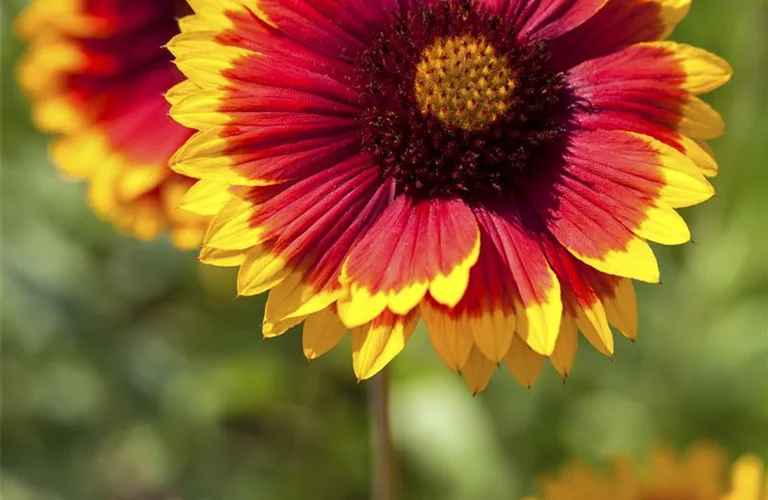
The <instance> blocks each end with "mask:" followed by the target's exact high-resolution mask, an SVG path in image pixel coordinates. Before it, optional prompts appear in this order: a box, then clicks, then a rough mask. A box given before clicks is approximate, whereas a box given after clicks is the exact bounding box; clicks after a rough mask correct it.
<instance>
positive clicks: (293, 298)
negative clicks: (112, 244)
mask: <svg viewBox="0 0 768 500" xmlns="http://www.w3.org/2000/svg"><path fill="white" fill-rule="evenodd" d="M190 4H191V6H192V8H193V9H194V11H195V14H194V15H193V16H192V17H191V18H190V19H189V20H188V22H185V23H183V25H182V33H181V34H180V35H178V36H177V37H175V38H174V39H173V40H172V42H171V43H170V44H169V48H170V50H171V51H172V52H173V53H174V55H175V56H176V62H177V65H178V66H179V68H180V69H181V71H182V72H183V73H184V74H185V75H186V76H187V78H188V80H186V81H185V82H183V83H182V84H180V85H179V86H178V87H177V88H176V89H175V90H174V91H173V93H172V94H173V96H174V97H175V99H174V101H173V103H172V104H173V107H172V109H171V115H172V116H173V117H174V118H175V119H176V120H177V121H178V122H180V123H181V124H183V125H185V126H188V127H191V128H194V129H197V130H199V132H198V133H196V134H195V135H194V136H193V137H192V138H190V140H189V141H188V142H187V143H186V144H185V145H184V146H183V147H181V149H180V150H179V151H178V152H177V154H176V155H175V156H174V158H173V160H172V164H173V165H172V166H173V168H174V169H175V170H176V171H177V172H180V173H182V174H184V175H187V176H189V177H193V178H197V179H200V181H199V182H198V183H197V184H195V186H194V187H193V188H192V189H191V191H190V193H189V194H188V196H187V198H186V201H185V205H184V207H185V208H186V209H188V210H191V211H193V212H196V213H199V214H201V215H206V216H213V217H214V219H213V222H212V224H211V226H210V228H209V230H208V232H207V234H206V236H205V240H204V245H203V250H202V253H201V259H202V261H203V262H206V263H209V264H213V265H220V266H239V267H240V271H239V278H238V291H239V293H240V295H255V294H260V293H262V292H265V291H267V290H271V292H270V294H269V299H268V301H267V305H266V313H265V318H264V325H263V331H264V334H265V335H266V336H267V337H271V336H276V335H280V334H282V333H283V332H285V331H286V330H288V329H289V328H291V327H292V326H295V325H297V324H299V323H301V322H304V330H303V342H304V349H305V354H306V355H307V357H309V358H310V359H311V358H314V357H317V356H319V355H321V354H323V353H325V352H326V351H328V350H329V349H331V348H332V347H333V346H334V345H336V344H337V343H338V342H339V341H340V340H341V339H342V338H343V337H344V336H345V334H346V332H347V331H348V330H350V331H351V339H352V345H353V365H354V370H355V373H356V375H357V377H358V378H360V379H365V378H368V377H370V376H372V375H374V374H375V373H376V372H378V371H379V370H380V369H381V368H383V367H384V366H385V365H386V364H387V363H388V362H389V361H390V360H392V358H393V357H394V356H396V355H397V354H398V353H399V352H400V351H401V350H402V349H403V347H404V346H405V344H406V343H407V342H408V339H409V338H410V336H411V334H412V332H413V331H414V328H415V326H416V324H417V322H418V320H419V319H420V318H422V317H423V318H424V320H425V323H426V327H427V329H428V331H429V335H430V338H431V340H432V343H433V345H434V347H435V349H436V350H437V352H438V353H439V354H440V356H441V357H442V358H443V359H444V360H445V362H446V363H447V364H448V365H449V366H450V367H451V368H452V369H454V370H457V371H460V372H461V373H462V374H463V375H464V377H465V379H466V380H467V382H468V384H469V386H470V387H471V389H472V390H473V391H479V390H482V389H483V388H484V387H485V386H486V384H487V383H488V380H489V378H490V376H491V374H492V372H493V371H494V370H495V368H496V367H497V365H499V363H501V362H502V361H506V364H507V366H508V367H509V368H510V369H511V370H512V372H513V373H514V374H515V375H516V376H517V377H518V379H519V380H521V381H522V382H523V383H524V384H526V385H530V384H531V383H532V382H533V380H534V379H535V378H536V375H537V374H538V372H539V370H540V369H541V367H542V364H543V362H544V360H545V359H546V358H547V357H549V359H550V360H551V362H552V363H553V364H554V366H555V368H556V369H557V370H558V371H559V372H560V373H561V374H563V375H564V376H565V375H567V373H568V372H569V370H570V369H571V366H572V364H573V360H574V356H575V349H576V342H577V330H581V332H582V333H583V334H584V335H585V336H586V338H587V339H588V340H589V341H590V342H591V343H592V344H593V345H595V346H596V347H597V348H598V349H599V350H600V351H601V352H603V353H605V354H607V355H610V354H611V353H612V352H613V336H612V333H611V328H610V325H613V326H615V327H616V328H617V329H618V330H619V331H620V332H622V333H623V334H624V335H625V336H627V337H630V338H634V337H635V335H636V333H637V311H636V303H635V297H634V291H633V285H632V282H631V280H632V279H636V280H640V281H646V282H651V283H655V282H658V281H659V269H658V266H657V263H656V259H655V257H654V254H653V252H652V251H651V248H650V246H649V244H648V242H649V241H654V242H658V243H662V244H669V245H674V244H682V243H685V242H687V241H689V240H690V234H689V230H688V228H687V226H686V224H685V222H684V221H683V219H682V218H681V217H680V216H679V215H678V214H677V212H676V209H677V208H681V207H687V206H690V205H695V204H697V203H700V202H703V201H704V200H706V199H708V198H710V197H711V196H712V195H713V193H714V190H713V188H712V186H711V185H710V184H709V182H708V181H707V180H706V178H705V176H706V175H713V174H714V173H715V172H716V170H717V166H716V163H715V160H714V158H713V155H712V153H711V150H710V149H709V147H708V146H707V144H706V142H705V141H706V140H709V139H713V138H715V137H717V136H719V135H720V134H721V133H722V132H723V122H722V120H721V119H720V116H719V115H718V114H717V113H716V112H715V111H714V110H713V109H712V108H711V107H710V106H709V105H708V104H706V103H705V102H704V101H702V100H701V99H700V98H699V97H698V96H699V95H700V94H703V93H706V92H709V91H711V90H713V89H715V88H717V87H719V86H721V85H722V84H724V83H725V82H726V81H727V80H728V79H729V77H730V75H731V69H730V68H729V66H728V64H727V63H726V62H724V61H723V60H721V59H720V58H718V57H716V56H714V55H712V54H710V53H708V52H706V51H704V50H700V49H697V48H694V47H691V46H688V45H683V44H678V43H674V42H671V41H666V40H665V38H666V37H667V35H668V34H669V33H670V32H671V31H672V29H673V28H674V26H675V24H677V22H678V21H680V20H681V19H682V18H683V17H684V16H685V14H686V12H687V11H688V7H689V2H688V1H687V0H609V1H606V0H345V1H336V0H334V1H325V0H290V1H285V0H280V1H278V0H226V1H213V0H192V1H190Z"/></svg>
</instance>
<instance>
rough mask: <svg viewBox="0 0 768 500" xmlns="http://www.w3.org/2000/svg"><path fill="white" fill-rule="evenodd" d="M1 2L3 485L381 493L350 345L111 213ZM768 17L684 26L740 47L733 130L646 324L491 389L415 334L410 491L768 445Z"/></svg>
mask: <svg viewBox="0 0 768 500" xmlns="http://www.w3.org/2000/svg"><path fill="white" fill-rule="evenodd" d="M2 7H3V11H4V12H3V14H4V17H3V28H4V32H3V38H2V45H3V47H2V58H3V59H2V68H3V72H2V86H3V87H2V89H3V94H2V140H3V149H2V157H1V159H2V176H3V179H2V181H3V182H2V217H3V221H2V224H3V228H2V230H3V233H2V266H3V271H2V287H3V288H2V331H3V338H2V394H3V405H2V413H3V415H2V417H3V418H2V438H3V442H2V469H3V471H2V475H3V484H2V488H3V490H2V494H3V498H4V499H7V500H37V499H39V500H90V499H93V500H150V499H156V500H175V499H185V500H219V499H226V500H231V499H236V500H239V499H304V498H321V499H334V500H336V499H360V498H365V497H366V495H367V484H368V482H369V476H368V474H369V471H368V460H369V444H368V429H367V420H366V419H367V415H366V411H367V410H366V404H365V402H366V399H365V384H361V385H358V384H357V383H356V382H355V379H354V376H353V373H352V369H351V362H350V353H349V346H348V345H345V346H344V347H342V348H341V349H337V350H334V351H333V352H332V353H330V354H328V355H326V356H325V357H323V358H321V359H319V360H317V361H314V362H313V363H312V364H311V365H310V364H309V363H308V362H307V361H305V360H304V358H303V357H302V354H301V346H300V335H299V334H298V332H290V333H288V334H286V335H284V336H283V337H281V338H279V339H276V340H271V341H262V340H261V335H260V332H259V325H260V318H261V315H262V308H263V300H262V299H237V300H235V299H234V296H235V292H234V283H233V279H234V275H233V273H232V272H230V271H227V270H219V269H212V268H201V267H199V266H198V265H197V264H196V262H195V259H194V255H183V256H182V255H179V254H178V253H177V252H176V251H175V250H173V249H172V248H171V246H170V245H169V244H168V243H167V242H166V241H158V242H155V243H151V244H144V243H139V242H136V241H132V240H131V239H129V238H126V237H122V236H119V235H117V234H115V233H114V232H113V230H112V229H111V228H110V227H109V226H107V225H106V224H104V223H102V222H100V221H98V220H97V219H96V218H95V217H94V216H93V215H92V214H91V212H90V211H89V210H88V208H87V207H86V205H85V203H84V189H83V186H82V185H79V184H72V183H67V182H65V181H64V180H62V179H61V178H60V177H59V176H58V175H57V174H56V173H55V171H54V168H53V167H52V166H51V165H50V163H49V161H48V160H47V158H46V149H45V144H46V141H47V139H46V138H45V137H44V136H42V135H41V134H39V133H37V132H36V131H34V129H33V128H32V126H31V125H30V122H29V120H28V108H27V105H26V104H25V102H24V100H23V99H22V97H21V95H20V92H19V90H18V89H17V87H16V85H15V83H14V82H13V75H12V68H13V66H14V64H15V62H16V59H17V57H18V54H19V52H20V50H21V47H20V45H19V43H18V42H17V41H15V40H14V39H13V38H12V33H11V30H10V29H9V27H10V20H11V19H12V17H13V16H14V14H15V12H17V11H18V9H19V8H20V7H21V2H20V1H18V0H15V1H11V0H3V5H2ZM766 33H768V13H767V12H766V8H765V3H764V2H759V1H750V0H734V1H731V2H724V1H720V0H697V1H695V2H694V8H693V10H692V12H691V14H690V16H689V18H688V19H687V20H686V21H685V22H684V23H683V25H682V27H681V28H680V29H679V31H678V32H677V35H676V39H678V40H681V41H685V42H689V43H693V44H695V45H699V46H702V47H705V48H707V49H710V50H713V51H714V52H717V53H719V54H721V55H723V56H725V57H726V58H727V59H728V60H729V61H730V62H731V63H732V64H733V66H734V67H735V70H736V76H735V78H734V80H733V81H732V83H731V84H729V85H728V86H727V87H726V88H725V89H723V90H721V91H719V92H717V93H716V94H714V95H713V96H712V97H711V102H713V103H714V104H715V105H716V107H717V108H718V109H719V110H721V111H722V112H723V114H724V117H725V119H726V122H727V123H728V125H729V131H728V134H727V136H726V137H725V138H723V139H721V140H719V141H716V143H715V144H714V146H715V149H716V150H717V152H718V156H719V159H720V164H721V175H720V176H719V177H718V178H716V179H715V185H716V187H717V189H718V197H717V198H716V199H714V200H712V201H711V202H709V203H708V204H706V205H704V206H701V207H697V208H693V209H689V210H687V211H686V213H685V216H686V218H687V219H688V220H689V221H690V222H691V228H692V231H693V234H694V238H695V240H696V244H691V245H687V246H684V247H678V248H664V249H662V248H658V249H657V250H658V254H659V257H660V262H661V267H662V273H663V279H664V282H665V284H664V285H663V286H642V285H641V286H639V300H640V304H641V313H642V317H641V332H640V338H639V341H638V342H637V343H636V344H635V345H632V344H631V343H629V342H628V341H624V340H622V339H619V340H618V342H617V352H616V355H615V357H614V359H613V361H612V362H611V361H609V360H607V359H605V358H603V357H601V356H600V355H599V354H597V353H596V352H594V350H592V349H591V348H589V347H588V346H587V345H586V344H583V345H581V346H580V348H579V349H580V352H579V355H578V358H577V361H576V366H575V369H574V372H573V375H572V377H571V378H570V379H569V380H568V383H567V384H566V385H563V383H562V381H561V380H560V379H559V378H558V377H557V376H556V374H555V373H554V370H551V369H549V368H548V369H546V370H545V373H544V374H543V375H542V377H541V378H540V380H539V381H538V383H537V384H536V385H535V387H534V388H533V389H532V390H526V389H523V388H521V387H519V386H518V385H517V383H516V382H515V381H514V380H513V378H512V376H511V374H497V375H496V376H495V377H494V379H493V380H492V382H491V385H490V387H489V388H488V390H487V391H486V392H485V393H483V394H481V395H479V396H477V397H474V398H473V397H472V396H471V395H470V393H469V391H467V390H466V389H465V388H464V387H463V383H462V382H461V380H460V379H459V377H457V376H456V375H455V374H453V373H451V372H450V371H449V370H448V369H447V368H445V367H444V366H443V365H442V363H441V362H440V361H439V360H438V359H437V356H436V354H435V353H434V352H433V350H432V349H431V347H430V345H429V341H428V339H427V337H426V335H425V334H424V332H423V331H420V332H419V334H418V335H416V336H414V339H413V341H412V342H411V344H410V345H409V346H408V348H407V349H406V351H405V353H404V354H403V355H402V356H400V357H398V359H397V360H396V362H395V371H396V376H395V381H394V394H393V417H394V423H395V429H394V431H395V437H396V444H397V448H398V450H399V453H400V456H401V469H402V482H403V489H404V498H406V499H422V498H444V499H448V500H454V499H455V500H462V499H474V498H483V499H489V500H493V499H502V498H518V497H520V496H522V495H523V494H524V493H527V492H530V491H531V490H532V488H533V485H534V481H533V479H532V478H534V477H536V476H538V475H540V474H541V473H543V472H545V471H551V470H553V469H554V468H555V467H557V466H559V465H560V464H561V463H562V462H564V461H566V460H568V459H570V458H573V457H576V456H578V457H582V458H583V459H585V460H591V461H594V462H600V461H602V460H604V459H606V458H607V457H609V456H611V455H613V454H615V453H630V454H632V455H636V456H639V457H642V456H643V455H644V454H646V453H647V451H648V450H649V448H650V447H651V446H652V445H654V444H655V443H658V442H660V441H668V442H671V443H672V444H674V445H676V446H678V447H681V448H683V447H685V446H687V445H689V444H691V443H693V442H694V441H698V440H702V439H708V440H713V441H716V442H718V443H720V444H721V445H722V446H723V447H724V448H725V449H726V450H728V451H729V452H730V453H731V454H732V456H733V455H737V454H740V453H743V452H758V453H763V454H764V453H765V452H766V449H765V447H766V443H768V373H766V366H767V365H766V359H768V335H767V333H768V317H767V316H766V315H767V314H768V313H767V308H766V304H768V268H767V266H768V259H766V255H768V219H767V217H766V215H767V211H768V206H767V205H766V203H767V202H766V200H767V199H768V198H767V197H766V186H768V179H766V175H767V174H766V173H767V172H768V150H767V149H766V148H767V144H768V141H766V138H767V137H768V128H767V125H768V121H767V118H766V117H767V116H768V102H767V99H768V97H767V94H766V88H765V80H764V75H765V72H766V71H767V70H768V41H767V40H766Z"/></svg>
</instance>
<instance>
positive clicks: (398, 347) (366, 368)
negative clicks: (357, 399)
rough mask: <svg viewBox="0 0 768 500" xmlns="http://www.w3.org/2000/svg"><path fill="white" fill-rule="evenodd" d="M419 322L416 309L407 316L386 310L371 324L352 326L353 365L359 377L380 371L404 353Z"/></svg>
mask: <svg viewBox="0 0 768 500" xmlns="http://www.w3.org/2000/svg"><path fill="white" fill-rule="evenodd" d="M418 321H419V315H418V313H417V312H416V311H412V312H410V313H408V314H406V315H404V316H400V315H397V314H393V313H391V312H389V311H385V312H383V313H382V314H381V315H379V316H378V317H377V318H375V319H374V320H373V321H372V322H370V323H368V324H367V325H363V326H359V327H356V328H353V329H352V365H353V367H354V370H355V375H356V376H357V379H358V380H365V379H368V378H371V377H373V376H374V375H376V374H377V373H378V372H380V371H381V370H382V369H383V368H384V367H385V366H386V365H387V364H388V363H389V362H390V361H392V359H394V357H395V356H397V355H398V354H400V351H402V350H403V348H404V347H405V344H406V343H407V342H408V339H410V338H411V334H412V333H413V330H414V329H415V328H416V324H417V323H418Z"/></svg>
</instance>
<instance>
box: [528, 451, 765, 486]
mask: <svg viewBox="0 0 768 500" xmlns="http://www.w3.org/2000/svg"><path fill="white" fill-rule="evenodd" d="M650 462H651V463H650V467H649V469H648V471H647V472H648V473H647V474H643V473H641V472H639V471H638V470H637V468H636V467H635V466H634V464H632V461H631V460H629V459H627V458H620V459H616V460H615V462H614V464H613V468H612V469H611V470H610V472H608V473H605V474H604V473H600V472H597V471H595V470H593V469H591V468H589V467H586V466H584V465H581V464H575V463H574V464H571V465H569V466H566V467H565V468H564V469H563V471H562V472H561V473H560V474H559V475H557V476H553V477H549V478H545V479H544V480H543V481H542V482H541V487H540V491H541V495H540V497H539V500H766V499H768V496H766V495H768V483H766V478H765V475H764V474H765V470H764V468H763V464H762V463H761V461H760V459H758V458H757V457H756V456H752V455H746V456H743V457H742V458H740V459H739V460H737V461H736V462H735V463H734V464H733V468H732V469H731V474H730V480H728V479H727V478H726V475H727V467H726V460H725V456H724V455H723V453H722V452H721V451H720V450H719V449H717V448H716V447H714V446H712V445H706V444H699V445H697V446H695V447H693V448H692V449H691V450H690V451H689V452H688V454H687V455H686V456H685V457H682V456H678V455H676V454H675V453H673V452H672V451H670V450H668V449H666V448H659V449H657V450H655V451H654V453H653V456H652V457H651V461H650Z"/></svg>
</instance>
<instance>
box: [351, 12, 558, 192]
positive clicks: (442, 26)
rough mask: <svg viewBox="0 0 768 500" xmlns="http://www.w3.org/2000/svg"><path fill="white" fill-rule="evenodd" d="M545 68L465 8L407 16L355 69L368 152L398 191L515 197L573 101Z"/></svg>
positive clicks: (529, 45)
mask: <svg viewBox="0 0 768 500" xmlns="http://www.w3.org/2000/svg"><path fill="white" fill-rule="evenodd" d="M548 60H549V52H548V49H547V46H546V44H545V43H543V42H540V41H536V40H523V41H519V40H518V39H517V36H516V33H515V32H514V30H512V29H511V28H510V27H508V26H506V25H505V23H504V22H503V20H502V19H501V18H500V17H499V16H496V15H493V14H492V13H490V12H487V11H485V10H484V8H481V7H478V6H477V5H476V4H475V3H473V2H472V1H471V0H447V1H445V2H442V3H440V4H439V5H438V6H436V7H432V8H424V9H423V10H421V11H419V12H413V13H411V14H410V15H409V16H408V17H407V18H404V19H399V20H398V21H397V23H396V25H395V26H394V27H393V28H392V29H391V30H390V31H389V32H388V33H384V34H382V35H381V36H379V37H378V39H377V40H376V42H375V43H374V44H373V45H372V46H371V47H369V48H368V49H367V50H366V51H365V52H364V53H363V54H362V55H361V56H360V58H359V60H358V67H359V71H358V75H357V77H358V86H359V89H360V91H361V94H362V97H363V102H364V103H365V111H364V112H363V113H362V115H361V120H362V121H363V122H364V124H365V127H364V136H363V142H364V145H365V148H366V149H367V150H368V151H370V152H371V153H372V154H373V155H374V156H375V157H376V159H377V161H378V164H379V166H380V168H381V172H382V175H383V176H385V177H388V178H393V179H394V180H395V181H396V184H397V189H398V191H399V192H406V193H409V194H411V195H412V196H415V197H419V198H431V197H441V196H459V197H461V198H463V199H465V200H467V201H474V200H477V201H486V200H487V199H488V197H489V196H490V197H509V196H514V192H515V191H516V190H517V189H518V188H519V186H520V185H521V183H522V181H523V180H524V178H525V177H526V176H528V175H530V174H531V173H532V172H535V170H536V164H537V163H540V162H542V161H543V160H544V158H545V157H546V155H548V154H550V153H551V152H552V151H553V150H554V149H556V148H557V145H558V144H559V143H561V142H562V138H563V136H564V134H565V130H566V124H567V122H568V117H569V114H570V113H569V108H570V103H572V102H573V99H571V98H570V96H569V92H568V90H567V88H566V86H565V84H564V81H565V80H564V77H563V75H562V74H561V73H559V72H557V71H553V70H552V69H550V68H549V67H548V64H547V63H548Z"/></svg>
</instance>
